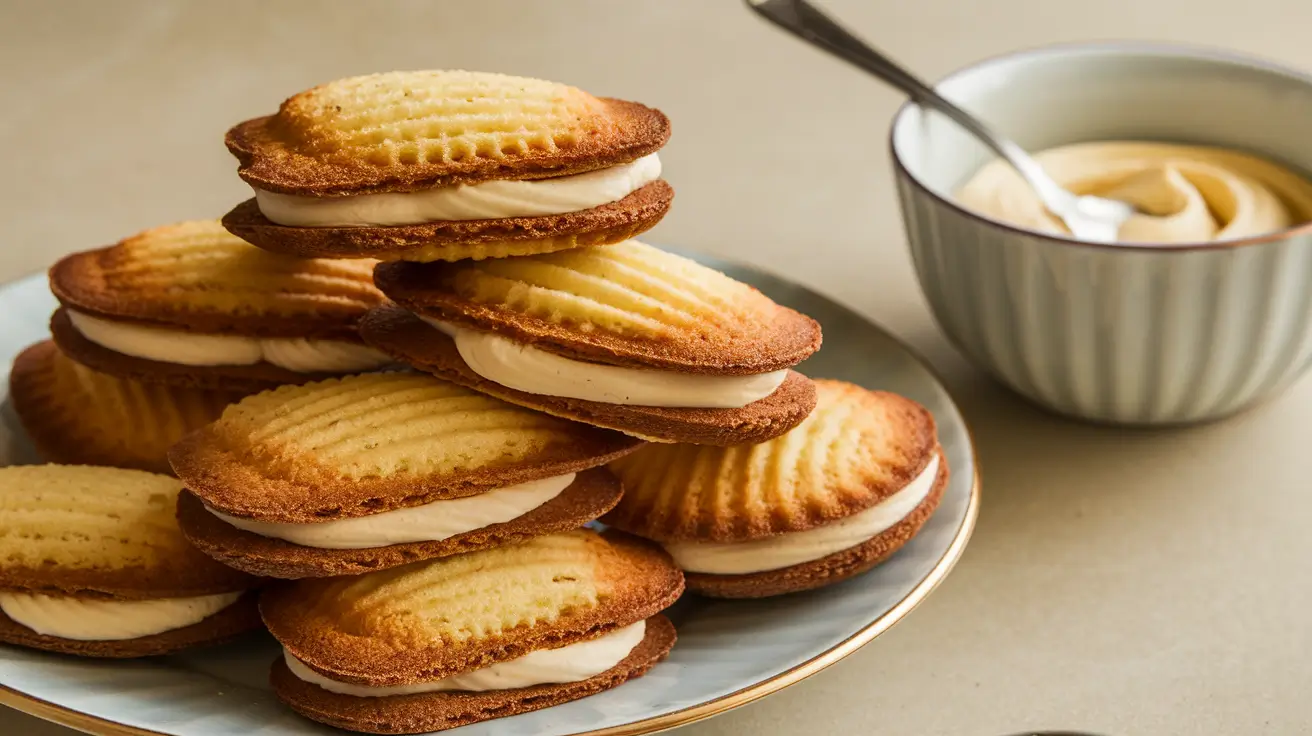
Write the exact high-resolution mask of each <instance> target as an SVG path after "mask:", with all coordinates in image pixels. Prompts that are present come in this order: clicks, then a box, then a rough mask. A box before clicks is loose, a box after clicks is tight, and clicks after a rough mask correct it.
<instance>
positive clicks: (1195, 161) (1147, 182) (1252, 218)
mask: <svg viewBox="0 0 1312 736" xmlns="http://www.w3.org/2000/svg"><path fill="white" fill-rule="evenodd" d="M1035 158H1036V159H1038V161H1039V163H1040V164H1042V165H1043V168H1044V169H1045V170H1046V171H1047V172H1048V174H1049V175H1051V176H1052V178H1054V179H1056V180H1057V182H1058V183H1059V184H1061V185H1063V186H1065V187H1066V188H1068V189H1070V190H1071V191H1073V192H1075V193H1076V194H1081V195H1083V194H1092V195H1096V196H1099V197H1109V198H1111V199H1118V200H1121V201H1124V202H1129V203H1131V204H1133V205H1135V207H1136V208H1138V209H1139V214H1136V215H1134V216H1132V217H1131V218H1130V219H1129V220H1128V221H1126V222H1125V224H1123V225H1121V229H1120V233H1119V235H1118V238H1117V239H1118V240H1120V241H1121V242H1127V243H1128V242H1139V243H1201V242H1207V241H1212V240H1234V239H1236V238H1249V237H1253V236H1256V235H1264V234H1266V233H1272V232H1276V231H1278V230H1284V229H1285V228H1288V227H1292V226H1294V225H1297V224H1300V223H1304V222H1308V221H1309V220H1312V182H1309V181H1308V180H1307V179H1305V178H1303V177H1302V176H1299V175H1297V174H1295V173H1294V172H1292V171H1289V170H1288V169H1285V168H1284V167H1282V166H1278V165H1276V164H1274V163H1271V162H1270V161H1265V160H1263V159H1260V158H1257V157H1255V156H1250V155H1248V154H1244V153H1239V152H1237V151H1228V150H1225V149H1222V148H1209V147H1205V146H1186V145H1176V144H1170V143H1148V142H1125V141H1108V142H1095V143H1079V144H1075V145H1070V146H1061V147H1059V148H1053V149H1050V150H1047V151H1043V152H1042V153H1039V154H1038V155H1037V156H1036V157H1035ZM957 198H958V199H959V200H960V201H961V203H962V204H963V205H965V206H967V207H969V208H971V209H973V210H976V211H978V212H980V213H983V214H985V215H988V216H989V217H993V218H995V219H998V220H1002V221H1004V222H1009V223H1012V224H1015V225H1020V226H1021V227H1026V228H1029V229H1031V230H1038V231H1040V232H1049V233H1064V234H1069V232H1070V231H1069V230H1068V229H1067V227H1066V225H1065V224H1064V223H1063V222H1062V221H1061V220H1060V219H1059V218H1057V217H1055V216H1054V215H1053V214H1052V213H1050V212H1048V211H1047V209H1045V208H1044V206H1043V204H1042V203H1041V202H1039V198H1038V196H1037V195H1035V194H1034V190H1032V189H1031V188H1030V187H1029V185H1028V184H1026V183H1025V182H1024V181H1023V180H1022V179H1021V178H1020V175H1019V174H1017V173H1016V171H1015V169H1012V168H1011V167H1010V166H1009V165H1007V164H1006V163H1004V162H1002V161H994V162H992V163H990V164H988V165H986V166H985V167H984V168H982V169H980V170H979V172H978V173H976V174H975V176H974V177H972V178H971V179H970V181H969V182H968V183H967V184H966V185H965V186H964V187H962V188H961V190H960V191H959V192H957Z"/></svg>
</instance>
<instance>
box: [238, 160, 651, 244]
mask: <svg viewBox="0 0 1312 736" xmlns="http://www.w3.org/2000/svg"><path fill="white" fill-rule="evenodd" d="M660 176H661V160H660V158H659V157H657V155H656V154H654V153H652V154H649V155H647V156H643V157H642V158H640V159H637V160H636V161H630V162H629V163H626V164H620V165H618V166H611V167H608V168H605V169H598V170H597V171H589V172H586V173H583V174H573V175H571V176H557V177H553V178H550V179H533V180H527V181H521V180H514V179H498V180H494V181H485V182H481V183H479V184H468V185H466V184H461V185H457V186H453V187H438V188H436V189H425V190H423V191H418V192H386V193H383V194H357V195H348V196H342V197H301V196H297V195H293V194H278V193H276V192H268V191H264V190H262V189H256V190H255V201H256V203H257V204H258V205H259V207H260V212H262V213H264V216H265V217H267V218H269V220H270V221H272V222H276V223H278V224H279V225H291V226H293V227H369V226H379V225H417V224H420V223H424V222H439V221H445V220H490V219H496V218H501V217H537V216H540V215H558V214H562V213H565V212H578V211H579V210H587V209H592V208H593V207H599V206H601V205H603V204H609V203H611V202H618V201H619V200H621V199H624V198H625V197H627V196H629V195H630V194H632V193H633V192H635V191H637V190H638V189H641V188H642V187H644V186H646V185H647V184H650V183H651V182H653V181H656V180H657V179H659V178H660Z"/></svg>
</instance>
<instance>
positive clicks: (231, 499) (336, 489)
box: [169, 372, 641, 578]
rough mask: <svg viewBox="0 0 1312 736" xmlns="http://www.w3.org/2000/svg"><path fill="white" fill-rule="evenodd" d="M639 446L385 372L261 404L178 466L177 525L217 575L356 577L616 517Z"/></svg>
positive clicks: (280, 394)
mask: <svg viewBox="0 0 1312 736" xmlns="http://www.w3.org/2000/svg"><path fill="white" fill-rule="evenodd" d="M640 444H641V442H640V441H638V440H635V439H634V438H631V437H627V436H625V435H623V434H620V433H618V432H612V431H609V430H604V429H599V428H596V427H590V426H588V425H586V424H579V423H577V422H571V421H568V420H565V419H560V418H557V417H552V416H548V415H546V414H542V413H540V412H536V411H532V410H529V409H524V408H522V407H518V406H514V405H511V404H507V403H506V402H504V401H501V400H499V399H496V398H493V397H491V396H485V395H483V394H480V393H477V392H475V391H471V390H469V389H466V388H462V387H460V386H457V385H455V384H452V383H448V382H446V381H442V380H439V379H437V378H434V377H433V376H430V375H427V374H424V373H410V372H405V373H402V372H382V373H371V374H363V375H358V376H348V377H346V378H342V379H331V380H328V381H322V382H318V383H312V384H307V385H302V386H283V387H281V388H278V389H276V390H273V391H267V392H264V393H261V394H257V395H255V396H249V397H246V398H245V399H243V400H242V401H240V402H238V403H237V404H234V405H232V406H230V407H228V409H226V410H225V411H224V413H223V415H222V416H221V417H220V418H219V420H218V421H216V422H214V423H213V424H211V425H209V426H207V427H204V428H202V429H200V430H197V431H196V432H193V433H192V434H190V435H188V436H187V437H185V438H184V439H183V440H182V441H181V442H179V443H178V444H177V445H176V446H174V448H173V449H172V451H171V452H170V453H169V459H170V460H171V461H172V464H173V469H174V471H175V472H176V473H177V474H178V477H179V478H181V479H182V480H183V481H184V482H185V483H186V484H187V491H186V492H185V493H184V494H183V495H182V497H181V498H180V499H179V503H178V521H179V524H180V525H181V528H182V530H183V533H185V534H186V535H187V538H188V539H189V540H191V542H192V543H193V544H195V545H196V546H197V547H199V548H200V549H201V550H202V551H204V552H205V553H206V554H208V555H210V556H212V557H214V558H215V559H217V560H219V561H221V562H223V563H225V564H228V565H231V566H233V567H236V568H238V569H241V570H246V571H249V572H252V573H256V574H259V575H265V576H268V577H277V578H303V577H323V576H331V575H350V574H359V573H363V572H368V571H371V570H382V569H385V568H389V567H395V566H397V565H403V564H405V563H408V562H413V561H416V560H424V559H429V558H434V557H446V556H450V555H455V554H461V553H465V552H470V551H472V550H478V549H484V548H487V547H494V546H497V545H502V544H509V543H512V542H517V541H521V540H524V539H527V538H529V537H533V536H538V535H542V534H549V533H552V532H557V531H566V530H570V529H576V528H578V527H580V526H583V525H584V524H586V523H588V522H590V521H592V520H593V519H596V518H597V517H599V516H601V515H602V514H603V513H605V512H606V511H608V510H609V509H611V508H612V507H614V505H615V504H616V502H618V501H619V497H620V491H621V489H620V484H619V481H618V480H616V479H615V477H614V476H613V475H612V474H611V473H610V472H609V471H608V470H606V469H605V468H604V467H603V466H604V465H605V464H606V463H607V462H609V461H611V460H614V459H616V458H618V457H620V456H622V455H624V454H626V453H628V452H630V451H632V450H633V449H634V448H636V447H638V446H639V445H640Z"/></svg>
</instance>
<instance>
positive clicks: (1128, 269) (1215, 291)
mask: <svg viewBox="0 0 1312 736" xmlns="http://www.w3.org/2000/svg"><path fill="white" fill-rule="evenodd" d="M896 175H897V186H898V195H899V197H900V199H901V204H902V215H903V220H904V223H905V225H906V231H907V237H908V239H909V241H910V244H911V253H912V256H913V258H914V260H915V267H916V273H917V276H918V278H919V279H920V284H921V287H922V289H923V290H924V292H925V295H926V297H927V298H928V300H929V303H930V306H931V308H932V309H933V312H934V316H935V318H936V319H937V320H938V323H939V325H940V326H941V327H942V328H943V330H944V331H945V332H946V333H947V335H948V336H949V337H950V338H951V339H952V341H953V342H954V343H955V344H956V345H957V347H958V348H959V349H960V350H961V351H962V352H963V353H965V354H966V356H967V357H968V358H969V359H970V360H971V361H972V362H974V363H975V365H977V366H978V367H979V368H981V369H983V370H984V371H986V372H988V373H990V374H991V375H993V376H994V377H996V378H997V379H998V380H1000V381H1002V382H1003V383H1004V384H1006V385H1007V386H1009V387H1011V388H1012V389H1014V390H1015V391H1017V392H1019V393H1020V394H1022V395H1024V396H1026V397H1028V398H1030V399H1031V400H1033V401H1035V402H1037V403H1038V404H1040V405H1042V406H1045V407H1047V408H1049V409H1052V410H1054V411H1057V412H1060V413H1063V414H1068V415H1073V416H1076V417H1080V418H1084V419H1089V420H1094V421H1101V422H1110V423H1116V424H1139V425H1155V424H1186V423H1194V422H1201V421H1206V420H1209V419H1215V418H1219V417H1223V416H1226V415H1228V414H1233V413H1235V412H1237V411H1240V410H1242V409H1244V408H1245V407H1247V406H1249V405H1251V404H1253V403H1255V402H1258V401H1260V400H1262V399H1263V398H1265V397H1268V396H1270V395H1272V394H1274V393H1276V392H1278V391H1280V390H1282V389H1283V388H1285V387H1286V386H1288V385H1289V384H1290V383H1292V382H1293V381H1294V380H1295V379H1297V378H1298V377H1299V375H1300V374H1302V373H1303V372H1304V371H1305V370H1307V368H1308V367H1309V365H1312V235H1309V234H1306V233H1304V234H1294V235H1290V236H1289V237H1286V238H1277V239H1271V240H1268V241H1265V242H1259V243H1252V244H1243V245H1239V246H1235V247H1226V246H1224V245H1217V246H1213V247H1208V248H1200V249H1188V250H1177V249H1161V250H1152V249H1143V248H1134V249H1117V248H1115V247H1100V246H1083V245H1078V244H1072V243H1069V242H1062V241H1058V240H1051V239H1047V238H1043V237H1036V236H1032V235H1028V234H1024V233H1021V232H1018V231H1015V230H1011V229H1008V228H1004V227H1000V226H998V225H996V224H994V223H991V222H989V221H987V220H984V219H981V218H976V217H974V216H971V215H969V214H966V213H965V212H963V211H961V210H959V209H957V208H956V207H955V206H953V205H950V204H948V203H946V202H944V201H943V200H941V199H940V198H938V197H937V196H935V195H932V194H930V193H928V192H927V191H925V190H924V189H921V188H920V187H919V186H917V185H916V184H915V183H914V182H913V181H912V180H911V178H910V176H909V175H908V174H907V172H906V171H905V170H903V169H901V168H900V167H899V168H897V174H896Z"/></svg>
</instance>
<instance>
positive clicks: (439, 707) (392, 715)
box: [270, 614, 677, 734]
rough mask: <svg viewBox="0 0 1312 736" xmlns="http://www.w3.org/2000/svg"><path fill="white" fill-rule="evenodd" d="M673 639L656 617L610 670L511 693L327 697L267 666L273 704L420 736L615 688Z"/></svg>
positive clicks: (352, 727)
mask: <svg viewBox="0 0 1312 736" xmlns="http://www.w3.org/2000/svg"><path fill="white" fill-rule="evenodd" d="M676 638H677V637H676V634H675V630H674V625H673V624H672V623H670V620H669V619H668V618H666V617H665V616H664V615H662V614H656V615H653V616H651V617H649V618H648V619H647V631H646V636H644V637H643V640H642V641H641V642H640V643H639V644H638V646H636V647H634V648H633V650H632V651H631V652H629V655H628V656H627V657H625V658H624V659H623V660H621V661H620V663H619V664H617V665H615V666H614V667H612V668H611V669H609V670H606V671H605V672H603V673H601V674H599V675H594V676H593V677H590V678H588V679H587V680H583V681H581V682H575V683H565V684H555V685H536V686H533V687H527V688H518V689H515V690H493V691H489V692H483V693H476V692H442V693H424V694H419V695H400V696H391V697H385V698H362V697H355V696H351V695H341V694H338V693H332V692H329V691H328V690H324V689H323V688H321V687H319V686H317V685H314V684H312V683H308V682H305V681H304V680H301V679H299V678H297V677H296V676H295V675H293V674H292V673H291V670H289V669H288V668H287V663H286V661H285V660H284V659H283V658H281V657H279V658H278V659H277V660H275V661H274V663H273V669H272V672H271V673H270V682H271V684H272V685H273V691H274V694H275V695H277V697H278V699H279V700H281V701H283V702H284V703H286V704H287V705H288V706H289V707H291V708H292V710H295V711H296V712H297V713H300V714H301V715H302V716H305V717H306V718H309V719H311V720H314V721H318V722H320V723H325V724H328V725H330V726H335V727H337V728H343V729H346V730H348V731H357V732H360V733H376V734H411V733H426V732H431V731H442V730H446V729H449V728H456V727H457V726H464V725H468V724H471V723H478V722H482V721H488V720H492V719H495V718H504V717H506V716H512V715H517V714H519V713H527V712H529V711H533V710H539V709H541V708H548V707H551V706H553V705H560V704H562V703H567V702H570V701H573V700H578V699H580V698H585V697H588V696H589V695H595V694H597V693H600V692H603V691H605V690H609V689H611V688H614V687H617V686H619V685H621V684H623V683H625V682H627V681H628V680H631V679H633V678H635V677H641V676H642V675H644V674H646V673H647V671H648V670H650V669H651V668H652V667H653V666H655V665H656V664H657V663H658V662H660V661H661V660H663V659H665V657H667V656H668V655H669V653H670V650H671V649H672V648H673V647H674V644H675V641H676Z"/></svg>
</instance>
